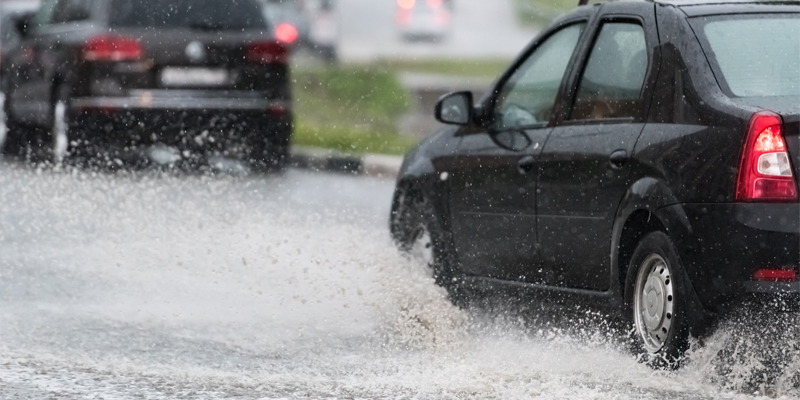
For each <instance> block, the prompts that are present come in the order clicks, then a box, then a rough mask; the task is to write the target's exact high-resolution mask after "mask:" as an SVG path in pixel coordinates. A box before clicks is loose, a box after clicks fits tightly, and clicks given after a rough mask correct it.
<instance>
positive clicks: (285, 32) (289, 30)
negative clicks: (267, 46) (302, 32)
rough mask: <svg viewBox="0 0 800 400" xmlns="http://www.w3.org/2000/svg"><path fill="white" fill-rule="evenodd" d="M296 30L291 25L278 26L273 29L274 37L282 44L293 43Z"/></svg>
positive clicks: (295, 37)
mask: <svg viewBox="0 0 800 400" xmlns="http://www.w3.org/2000/svg"><path fill="white" fill-rule="evenodd" d="M297 35H298V34H297V28H295V27H294V26H293V25H292V24H280V25H278V27H277V28H275V37H276V38H278V40H280V41H281V42H284V43H293V42H294V41H295V40H297Z"/></svg>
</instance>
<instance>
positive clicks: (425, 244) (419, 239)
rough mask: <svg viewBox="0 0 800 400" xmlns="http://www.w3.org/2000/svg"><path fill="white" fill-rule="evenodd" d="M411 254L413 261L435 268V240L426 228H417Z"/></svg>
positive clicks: (421, 226) (410, 250)
mask: <svg viewBox="0 0 800 400" xmlns="http://www.w3.org/2000/svg"><path fill="white" fill-rule="evenodd" d="M409 254H410V255H411V258H412V259H414V260H417V261H419V262H421V263H424V264H425V265H426V266H428V267H433V260H434V254H433V239H432V237H431V233H430V231H429V230H428V228H427V227H426V226H424V225H420V226H419V227H417V229H416V231H415V232H414V241H413V242H412V243H411V248H410V249H409Z"/></svg>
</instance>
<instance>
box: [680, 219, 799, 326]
mask: <svg viewBox="0 0 800 400" xmlns="http://www.w3.org/2000/svg"><path fill="white" fill-rule="evenodd" d="M670 208H671V209H672V210H671V212H670V214H672V215H682V216H683V217H682V219H683V222H681V223H674V224H671V225H672V229H670V230H671V232H670V233H671V237H672V238H673V240H674V242H675V245H676V246H677V247H678V249H679V252H680V254H681V257H682V261H683V263H684V266H685V268H686V271H687V273H688V274H689V277H690V279H691V281H692V285H693V286H694V289H695V291H696V292H697V294H698V296H699V297H700V299H701V301H702V302H703V304H704V305H705V306H706V307H707V308H709V309H711V310H714V311H720V310H722V309H725V308H726V306H727V305H729V304H731V303H738V302H741V301H746V300H749V299H755V298H760V297H765V296H766V297H775V296H779V297H783V298H793V299H795V300H797V299H800V282H766V281H755V280H754V279H753V273H754V272H755V271H756V270H757V269H759V268H765V267H768V268H792V269H795V270H797V269H798V268H800V205H798V204H680V205H675V206H672V207H670Z"/></svg>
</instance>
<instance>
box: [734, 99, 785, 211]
mask: <svg viewBox="0 0 800 400" xmlns="http://www.w3.org/2000/svg"><path fill="white" fill-rule="evenodd" d="M746 140H747V141H746V142H745V144H744V151H743V152H742V159H741V162H740V164H739V179H738V183H737V188H736V200H738V201H797V182H796V181H795V179H794V174H793V173H792V164H791V162H790V160H789V153H788V152H787V150H786V142H785V141H784V138H783V133H782V132H781V118H780V116H778V115H777V114H775V113H772V112H768V111H761V112H758V113H756V114H754V115H753V118H752V119H751V120H750V129H749V131H748V133H747V139H746Z"/></svg>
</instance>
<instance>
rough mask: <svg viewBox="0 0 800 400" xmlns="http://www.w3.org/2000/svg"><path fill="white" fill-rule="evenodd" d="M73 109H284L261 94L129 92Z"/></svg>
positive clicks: (80, 102) (79, 101)
mask: <svg viewBox="0 0 800 400" xmlns="http://www.w3.org/2000/svg"><path fill="white" fill-rule="evenodd" d="M70 104H71V107H72V108H73V109H74V110H79V111H82V110H91V109H105V110H108V109H142V110H149V109H154V110H229V111H234V110H243V111H245V110H248V111H270V110H288V109H289V106H290V104H289V102H288V101H286V100H279V99H269V98H265V97H264V96H263V93H261V92H251V91H238V90H237V91H218V90H214V91H212V90H131V91H129V93H128V94H127V95H126V96H99V97H78V98H74V99H72V101H71V103H70Z"/></svg>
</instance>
